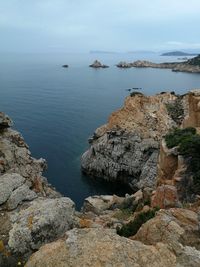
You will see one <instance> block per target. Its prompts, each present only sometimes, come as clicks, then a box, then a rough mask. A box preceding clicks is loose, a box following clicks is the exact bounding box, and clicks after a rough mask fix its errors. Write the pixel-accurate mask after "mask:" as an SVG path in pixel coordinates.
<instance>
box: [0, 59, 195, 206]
mask: <svg viewBox="0 0 200 267" xmlns="http://www.w3.org/2000/svg"><path fill="white" fill-rule="evenodd" d="M96 58H97V59H100V60H101V61H102V62H103V63H105V64H108V65H110V68H108V69H99V70H95V69H91V68H89V67H88V65H89V64H90V63H91V62H93V60H94V59H96ZM136 59H147V60H153V61H157V62H161V61H172V60H174V58H163V57H159V56H157V55H150V56H149V55H133V54H123V55H120V54H107V55H105V54H104V55H102V54H99V55H94V54H88V55H87V54H85V55H84V54H80V55H77V54H76V55H75V54H71V55H70V54H65V55H63V54H53V55H52V54H51V55H50V54H37V55H36V54H35V55H31V54H20V55H19V54H4V55H0V110H1V111H4V112H6V113H7V114H8V115H9V116H11V117H12V119H13V120H14V122H15V128H17V129H18V130H19V131H20V132H21V133H22V135H23V136H24V138H25V140H26V142H27V143H28V144H29V147H30V150H31V152H32V155H33V156H34V157H36V158H39V157H42V158H45V159H46V160H47V162H48V171H47V172H46V173H45V176H46V177H47V178H48V180H49V182H50V183H52V184H53V185H54V186H55V187H56V188H57V190H59V191H60V192H62V193H63V194H64V195H65V196H69V197H70V198H72V199H73V200H74V201H75V203H76V204H77V206H78V207H80V206H81V204H82V202H83V199H84V198H86V197H87V196H89V195H94V194H112V193H117V194H124V193H125V191H126V190H127V189H125V188H122V187H121V186H118V187H117V186H116V185H115V186H114V185H112V184H108V183H103V182H99V181H96V180H94V179H91V178H88V177H85V176H82V175H81V172H80V156H81V154H82V153H83V152H84V151H85V150H86V149H87V147H88V144H87V139H88V137H89V136H90V135H91V134H92V133H93V131H94V130H95V129H96V128H97V127H99V126H100V125H102V124H104V123H105V122H106V121H107V118H108V116H109V114H110V113H111V112H112V111H114V110H116V109H118V108H120V107H121V106H122V105H123V102H124V98H125V97H126V96H127V95H128V92H127V91H126V90H125V89H128V88H131V87H142V88H143V92H144V93H145V94H148V95H149V94H155V93H157V92H160V91H166V90H169V91H176V92H177V93H185V92H186V91H187V90H188V89H191V88H199V87H200V75H198V74H187V73H175V72H172V71H170V70H159V69H134V68H131V69H118V68H116V67H115V66H114V64H116V63H118V62H119V61H120V60H127V61H132V60H136ZM63 64H69V65H70V67H69V68H68V69H64V68H62V67H61V66H62V65H63Z"/></svg>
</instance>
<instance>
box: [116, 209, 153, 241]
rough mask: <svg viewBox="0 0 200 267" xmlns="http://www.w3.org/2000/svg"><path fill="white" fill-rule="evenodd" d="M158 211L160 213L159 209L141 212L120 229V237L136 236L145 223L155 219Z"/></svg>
mask: <svg viewBox="0 0 200 267" xmlns="http://www.w3.org/2000/svg"><path fill="white" fill-rule="evenodd" d="M156 211H158V208H154V209H152V210H149V211H147V212H141V213H140V214H139V215H138V216H137V217H136V218H135V219H134V220H133V221H131V222H129V223H127V224H125V225H123V226H122V227H121V228H118V229H117V233H118V235H120V236H125V237H129V236H133V235H135V234H136V233H137V231H138V230H139V229H140V227H141V226H142V225H143V224H144V223H145V222H147V221H148V220H150V219H152V218H153V217H155V214H156Z"/></svg>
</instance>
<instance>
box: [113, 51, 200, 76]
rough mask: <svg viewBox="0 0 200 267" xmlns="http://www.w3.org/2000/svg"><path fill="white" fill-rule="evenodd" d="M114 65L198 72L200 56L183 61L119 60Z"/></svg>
mask: <svg viewBox="0 0 200 267" xmlns="http://www.w3.org/2000/svg"><path fill="white" fill-rule="evenodd" d="M116 66H117V67H118V68H132V67H134V68H159V69H171V70H172V71H174V72H189V73H200V56H199V55H198V56H197V57H194V58H193V59H189V60H187V61H183V62H171V63H170V62H166V63H153V62H150V61H147V60H137V61H134V62H130V63H128V62H119V63H118V64H117V65H116Z"/></svg>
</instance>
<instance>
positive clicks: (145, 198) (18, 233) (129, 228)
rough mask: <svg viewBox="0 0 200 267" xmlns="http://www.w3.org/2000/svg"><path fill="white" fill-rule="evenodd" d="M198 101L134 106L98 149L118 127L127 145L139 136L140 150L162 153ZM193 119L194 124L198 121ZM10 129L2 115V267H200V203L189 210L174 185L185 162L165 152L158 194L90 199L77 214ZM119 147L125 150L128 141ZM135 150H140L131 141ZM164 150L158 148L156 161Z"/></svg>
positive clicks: (147, 101)
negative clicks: (168, 134) (165, 139)
mask: <svg viewBox="0 0 200 267" xmlns="http://www.w3.org/2000/svg"><path fill="white" fill-rule="evenodd" d="M198 95H199V93H198V91H195V92H191V93H189V94H187V95H185V96H183V97H181V99H180V98H179V97H178V96H175V95H174V94H169V93H164V94H160V95H157V96H155V97H145V96H141V95H140V96H138V95H137V96H135V97H133V98H128V99H127V100H126V104H127V107H126V106H125V107H124V108H123V109H122V110H120V111H118V112H115V113H114V114H113V115H112V116H111V118H110V120H109V122H108V124H107V125H106V126H104V127H101V128H99V129H98V130H97V131H96V134H95V135H94V137H93V140H92V142H98V139H99V138H101V137H103V136H104V135H107V134H109V135H110V134H111V135H112V134H113V133H112V131H113V125H114V126H116V123H117V130H115V131H120V134H122V135H124V136H125V137H126V138H127V139H126V142H127V141H128V140H129V139H128V138H129V137H130V136H131V138H132V129H134V133H136V134H137V136H139V137H140V139H141V140H142V141H141V142H143V143H142V146H145V140H149V139H152V140H153V142H157V143H156V144H158V145H159V140H161V138H162V136H163V135H164V132H165V131H167V130H168V128H169V127H171V126H173V125H178V124H182V125H183V124H184V123H186V122H189V121H190V119H189V118H190V115H191V114H193V113H191V110H193V108H192V106H194V107H198V106H199V105H198V101H197V97H198ZM188 99H192V101H188ZM177 101H178V102H177ZM177 103H179V106H181V105H182V107H183V110H184V112H183V114H182V112H180V110H179V109H178V114H179V115H178V118H177V117H176V116H175V114H174V113H176V112H177ZM180 103H181V105H180ZM166 104H167V105H166ZM169 104H170V105H169ZM181 110H182V109H181ZM143 111H146V113H144V114H143ZM161 111H162V112H161ZM180 114H181V115H180ZM133 115H134V118H135V119H134V120H133V119H132V116H133ZM183 115H184V116H183ZM172 118H173V119H172ZM192 118H194V121H196V118H198V116H193V115H192ZM151 119H152V121H151ZM174 119H175V121H174ZM127 120H128V121H127ZM155 120H156V123H155ZM142 122H143V123H142ZM148 122H151V123H150V124H148ZM152 122H154V125H153V123H152ZM145 123H146V125H147V127H146V128H145ZM11 125H12V122H11V120H10V119H9V117H7V116H6V115H5V114H3V113H0V266H2V267H6V266H24V265H25V266H27V267H43V266H49V267H51V266H52V267H53V266H55V267H56V266H59V267H60V266H63V267H68V266H72V267H73V266H74V267H76V266H85V267H93V266H97V267H98V266H99V267H107V266H114V267H115V266H119V267H123V266H127V267H132V266H134V267H151V266H152V267H155V266H157V267H165V266H166V267H168V266H172V267H198V266H200V251H199V250H200V246H199V244H200V239H199V236H200V230H199V225H200V202H199V201H198V199H197V201H196V202H195V203H187V208H186V204H184V203H182V201H181V200H180V199H179V194H178V189H177V187H176V185H175V184H174V183H171V182H169V181H173V180H175V177H177V175H175V173H176V174H177V173H178V172H177V170H178V171H179V167H181V166H182V165H181V161H180V164H179V162H178V163H174V162H173V161H172V159H171V153H172V151H170V153H168V150H163V154H162V152H160V156H159V164H158V172H157V173H158V175H157V179H154V180H153V186H152V184H151V182H150V185H151V187H145V186H144V185H143V186H141V187H142V189H141V190H139V191H137V192H136V193H135V194H132V195H128V194H127V195H126V196H125V197H118V196H115V195H113V196H91V197H88V198H87V199H85V202H84V204H83V208H82V210H81V212H77V211H75V207H74V203H73V201H72V200H71V199H69V198H67V197H62V196H61V195H60V194H59V193H58V192H56V191H55V189H54V188H52V186H51V185H49V184H48V182H47V180H46V179H45V178H44V177H43V176H42V171H43V169H44V167H45V166H46V163H45V161H44V160H43V159H40V160H36V159H34V158H32V157H31V153H30V151H29V150H28V146H27V145H26V143H25V142H24V140H23V138H22V136H21V135H20V134H19V133H18V132H16V131H14V130H12V129H11V128H10V126H11ZM196 126H197V127H198V126H199V121H198V120H197V121H196ZM119 127H120V128H121V129H120V130H119ZM159 127H160V128H159ZM114 134H115V133H114ZM129 134H130V136H129ZM114 137H115V135H114ZM112 138H113V137H112ZM117 138H119V136H117ZM103 140H104V139H103ZM106 140H107V139H106ZM119 140H120V142H122V143H123V142H124V141H123V140H124V139H123V136H122V137H121V139H119ZM137 140H138V139H137ZM133 141H134V142H135V139H133ZM137 142H138V141H137ZM138 143H139V144H140V142H138ZM147 143H148V142H147ZM129 144H130V145H131V146H133V147H135V146H134V144H132V139H130V140H129ZM114 145H115V143H114ZM142 146H141V149H142ZM158 147H159V146H158ZM158 147H156V148H154V149H156V151H157V152H156V153H157V154H158ZM161 148H162V146H161ZM112 150H115V148H114V146H113V147H112V148H110V151H111V152H112ZM133 151H135V150H133ZM144 151H145V149H144V150H142V153H144ZM154 152H155V151H154V150H153V153H154ZM173 153H175V151H174V152H173ZM161 154H162V156H161ZM129 155H130V154H129ZM148 156H150V157H151V155H149V154H148ZM168 156H169V158H167V157H168ZM176 157H177V155H176ZM165 160H166V164H165ZM173 160H174V158H173ZM176 161H177V159H176V160H175V162H176ZM141 166H142V165H141ZM171 166H172V168H171ZM170 168H171V170H172V172H171V176H172V177H171V176H170ZM149 177H150V178H149ZM149 180H150V181H151V173H150V169H149V172H147V173H146V176H145V179H144V180H143V181H147V184H149ZM153 187H155V191H153ZM161 189H162V190H161ZM173 190H177V191H176V192H175V193H176V194H173V193H172V192H174V191H173ZM162 204H163V206H162ZM158 205H159V206H160V207H156V208H154V207H155V206H158ZM184 207H185V208H184ZM159 208H163V209H160V210H159ZM125 236H126V237H125Z"/></svg>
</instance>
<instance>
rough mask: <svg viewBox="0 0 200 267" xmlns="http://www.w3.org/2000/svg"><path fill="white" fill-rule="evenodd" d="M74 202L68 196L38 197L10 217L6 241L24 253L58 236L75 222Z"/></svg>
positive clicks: (16, 251)
mask: <svg viewBox="0 0 200 267" xmlns="http://www.w3.org/2000/svg"><path fill="white" fill-rule="evenodd" d="M73 215H74V203H73V201H72V200H71V199H69V198H65V197H63V198H55V199H48V198H47V199H45V198H39V199H37V200H35V201H33V202H31V204H30V206H29V207H28V208H26V209H23V210H21V211H20V212H19V213H18V214H15V215H13V216H12V217H11V221H12V224H13V226H12V229H11V230H10V232H9V241H8V245H9V247H10V249H11V250H12V251H13V252H15V253H20V254H23V255H24V254H25V253H30V252H31V251H34V250H36V249H38V248H39V247H40V246H41V245H42V244H45V243H48V242H51V241H53V240H54V239H55V238H58V237H61V236H62V235H63V233H64V232H65V231H67V230H69V229H70V228H72V226H73V223H74V218H73Z"/></svg>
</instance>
